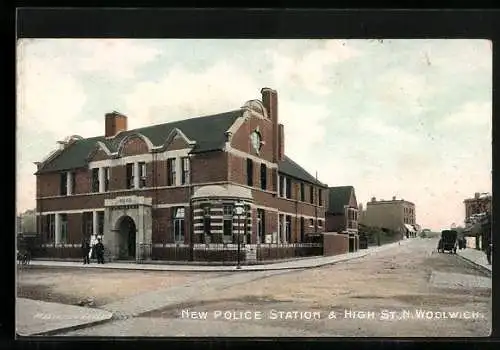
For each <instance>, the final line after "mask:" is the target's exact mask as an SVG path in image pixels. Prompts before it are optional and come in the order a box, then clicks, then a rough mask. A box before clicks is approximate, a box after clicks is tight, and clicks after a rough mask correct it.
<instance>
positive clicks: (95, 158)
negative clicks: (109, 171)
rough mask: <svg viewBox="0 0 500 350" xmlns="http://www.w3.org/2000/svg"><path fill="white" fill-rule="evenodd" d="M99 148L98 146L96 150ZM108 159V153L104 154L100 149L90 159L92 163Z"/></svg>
mask: <svg viewBox="0 0 500 350" xmlns="http://www.w3.org/2000/svg"><path fill="white" fill-rule="evenodd" d="M97 147H98V146H97V145H96V148H97ZM106 159H109V156H108V155H107V154H106V152H104V151H103V150H102V149H100V148H98V149H97V150H96V151H95V153H94V154H93V155H92V157H91V158H90V160H91V161H98V160H106Z"/></svg>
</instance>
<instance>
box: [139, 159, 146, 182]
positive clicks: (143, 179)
mask: <svg viewBox="0 0 500 350" xmlns="http://www.w3.org/2000/svg"><path fill="white" fill-rule="evenodd" d="M146 176H147V170H146V163H145V162H140V163H139V188H143V187H146Z"/></svg>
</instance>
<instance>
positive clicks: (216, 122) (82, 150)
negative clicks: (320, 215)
mask: <svg viewBox="0 0 500 350" xmlns="http://www.w3.org/2000/svg"><path fill="white" fill-rule="evenodd" d="M243 112H244V111H243V110H242V109H238V110H234V111H230V112H226V113H220V114H215V115H210V116H202V117H196V118H189V119H184V120H179V121H175V122H170V123H164V124H157V125H151V126H147V127H143V128H139V129H134V130H128V131H125V132H121V133H119V134H118V135H117V136H116V137H114V138H112V139H106V138H105V137H104V136H97V137H90V138H86V139H82V140H76V141H75V142H74V143H72V144H71V145H69V146H67V148H66V149H65V150H64V151H63V152H61V153H60V154H59V155H57V156H56V157H54V158H53V159H52V160H49V161H48V162H47V163H46V164H44V166H43V168H41V169H39V170H38V171H37V172H36V174H41V173H48V172H55V171H64V170H70V169H76V168H81V167H84V166H86V158H87V156H88V155H89V154H90V152H91V151H92V150H94V149H95V147H96V143H97V141H101V142H102V143H104V144H105V145H106V146H107V147H108V149H109V151H110V152H116V151H118V146H119V144H120V142H121V141H122V140H123V139H124V138H125V137H127V136H128V135H130V134H132V133H135V132H140V133H141V134H143V135H144V136H146V137H147V138H149V140H151V142H152V143H153V145H154V146H161V145H163V144H164V142H165V140H166V139H167V137H168V135H169V134H170V132H171V131H172V130H174V129H175V128H177V129H179V130H181V131H182V132H183V133H184V134H185V135H186V137H187V138H189V139H190V140H193V141H196V146H195V148H194V149H193V151H192V153H203V152H209V151H217V150H222V149H223V148H224V145H225V142H226V135H225V132H226V131H227V130H228V129H229V128H230V127H231V125H233V124H234V122H235V121H236V119H237V118H238V117H240V116H242V114H243ZM278 170H279V172H281V173H283V174H285V175H288V176H291V177H294V178H297V179H300V180H303V181H306V182H309V183H314V184H317V185H320V186H323V187H325V188H326V187H327V186H326V185H324V184H322V183H321V182H319V181H317V180H316V179H315V177H314V176H312V175H311V174H309V173H308V172H307V171H306V170H305V169H304V168H302V167H301V166H300V165H298V164H297V163H295V162H294V161H293V160H291V159H290V158H289V157H286V156H285V158H284V160H283V161H282V162H280V163H279V164H278Z"/></svg>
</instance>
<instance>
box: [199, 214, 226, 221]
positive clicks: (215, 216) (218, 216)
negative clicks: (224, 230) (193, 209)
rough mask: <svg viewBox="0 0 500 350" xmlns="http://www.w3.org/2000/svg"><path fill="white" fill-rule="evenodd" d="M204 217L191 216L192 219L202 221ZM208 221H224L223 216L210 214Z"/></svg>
mask: <svg viewBox="0 0 500 350" xmlns="http://www.w3.org/2000/svg"><path fill="white" fill-rule="evenodd" d="M204 218H205V216H203V215H194V216H193V219H195V220H196V219H204ZM210 219H224V216H223V215H212V214H210Z"/></svg>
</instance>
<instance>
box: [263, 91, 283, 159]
mask: <svg viewBox="0 0 500 350" xmlns="http://www.w3.org/2000/svg"><path fill="white" fill-rule="evenodd" d="M260 93H261V95H262V104H263V105H264V108H265V109H266V111H267V115H268V116H269V118H270V119H271V123H272V132H273V162H274V163H277V162H279V160H280V156H279V147H280V146H279V145H280V137H279V127H278V93H277V92H276V90H273V89H270V88H266V87H265V88H262V89H261V90H260Z"/></svg>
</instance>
